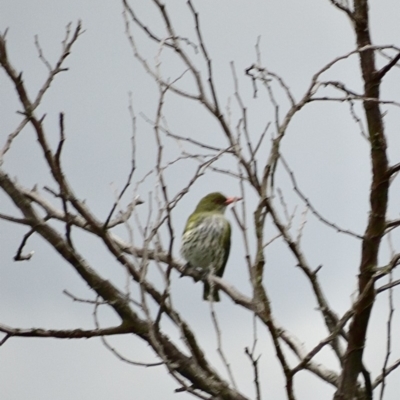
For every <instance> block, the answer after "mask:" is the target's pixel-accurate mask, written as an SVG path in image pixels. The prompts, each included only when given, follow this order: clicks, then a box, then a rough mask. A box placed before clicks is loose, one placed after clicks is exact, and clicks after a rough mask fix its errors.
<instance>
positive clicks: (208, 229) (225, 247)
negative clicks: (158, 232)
mask: <svg viewBox="0 0 400 400" xmlns="http://www.w3.org/2000/svg"><path fill="white" fill-rule="evenodd" d="M234 200H235V198H226V197H225V196H224V195H222V194H221V193H210V194H208V195H207V196H205V197H203V198H202V199H201V200H200V202H199V204H197V207H196V209H195V210H194V212H193V213H192V214H191V215H190V216H189V218H188V220H187V223H186V226H185V229H184V231H183V235H182V247H181V254H182V256H183V258H184V259H185V260H186V261H187V262H188V263H189V264H190V265H191V266H192V267H195V268H201V269H203V270H208V271H210V272H211V273H213V274H214V275H217V276H220V277H222V275H223V273H224V270H225V265H226V262H227V261H228V257H229V250H230V247H231V226H230V224H229V222H228V220H227V219H226V218H225V217H224V212H225V209H226V207H227V206H228V205H229V204H230V203H232V202H233V201H234ZM203 299H204V300H208V301H211V300H212V301H219V294H218V291H217V290H216V289H214V288H213V289H212V290H211V287H210V285H209V283H208V282H205V283H204V292H203Z"/></svg>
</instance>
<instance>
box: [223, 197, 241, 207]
mask: <svg viewBox="0 0 400 400" xmlns="http://www.w3.org/2000/svg"><path fill="white" fill-rule="evenodd" d="M239 200H242V198H241V197H228V198H227V199H226V202H225V204H226V205H229V204H232V203H235V202H236V201H239Z"/></svg>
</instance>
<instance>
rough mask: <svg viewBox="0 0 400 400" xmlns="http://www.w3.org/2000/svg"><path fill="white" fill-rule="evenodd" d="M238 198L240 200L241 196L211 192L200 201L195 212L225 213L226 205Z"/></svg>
mask: <svg viewBox="0 0 400 400" xmlns="http://www.w3.org/2000/svg"><path fill="white" fill-rule="evenodd" d="M237 200H240V197H225V196H224V195H223V194H221V193H218V192H214V193H210V194H208V195H207V196H204V197H203V198H202V199H201V200H200V201H199V204H197V207H196V210H195V212H205V211H214V212H219V213H221V214H223V213H224V212H225V209H226V207H227V206H228V205H229V204H231V203H233V202H235V201H237Z"/></svg>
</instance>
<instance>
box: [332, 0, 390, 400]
mask: <svg viewBox="0 0 400 400" xmlns="http://www.w3.org/2000/svg"><path fill="white" fill-rule="evenodd" d="M353 16H354V18H353V21H354V30H355V33H356V38H357V46H358V48H364V47H365V46H370V45H371V39H370V34H369V16H368V1H367V0H354V12H353ZM359 56H360V63H361V71H362V77H363V81H364V95H365V97H366V98H369V99H378V100H379V98H380V83H381V82H380V77H379V75H378V74H377V71H376V66H375V56H374V50H373V49H369V50H366V51H363V52H360V53H359ZM363 105H364V110H365V115H366V119H367V124H368V136H369V141H370V145H371V162H372V182H371V192H370V212H369V218H368V224H367V228H366V230H365V234H364V238H363V243H362V252H361V263H360V267H359V280H358V291H359V294H361V293H364V292H365V290H366V288H368V284H369V282H371V279H372V278H373V275H374V270H375V268H376V266H377V263H378V253H379V247H380V243H381V239H382V237H383V235H384V233H385V225H386V220H385V219H386V209H387V203H388V189H389V178H388V159H387V155H386V147H387V145H386V138H385V134H384V125H383V117H382V113H381V111H380V108H379V102H377V101H370V100H364V102H363ZM374 301H375V288H374V285H371V287H370V288H369V289H368V293H367V295H366V296H365V298H364V299H363V301H361V302H360V303H359V305H358V307H356V309H355V314H354V317H353V320H352V322H351V324H350V328H349V332H348V345H347V350H346V354H345V357H344V365H343V370H342V374H341V378H340V384H339V388H338V390H337V392H336V393H335V396H334V400H352V399H353V398H354V394H355V392H356V387H357V377H358V375H359V373H360V372H361V370H362V368H363V367H362V358H363V353H364V348H365V340H366V333H367V328H368V324H369V320H370V315H371V310H372V306H373V304H374Z"/></svg>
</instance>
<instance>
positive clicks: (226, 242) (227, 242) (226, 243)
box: [216, 220, 231, 277]
mask: <svg viewBox="0 0 400 400" xmlns="http://www.w3.org/2000/svg"><path fill="white" fill-rule="evenodd" d="M221 241H222V243H221V245H222V246H223V247H224V259H223V262H222V264H221V267H220V268H218V271H216V275H218V276H220V277H222V275H223V274H224V271H225V266H226V263H227V262H228V257H229V252H230V250H231V224H230V223H229V221H228V220H226V233H225V235H224V236H223V238H222V239H221Z"/></svg>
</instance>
